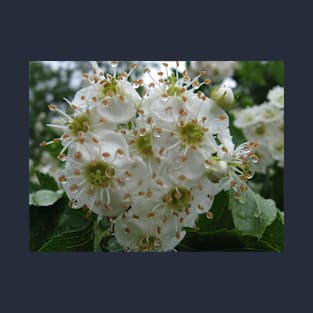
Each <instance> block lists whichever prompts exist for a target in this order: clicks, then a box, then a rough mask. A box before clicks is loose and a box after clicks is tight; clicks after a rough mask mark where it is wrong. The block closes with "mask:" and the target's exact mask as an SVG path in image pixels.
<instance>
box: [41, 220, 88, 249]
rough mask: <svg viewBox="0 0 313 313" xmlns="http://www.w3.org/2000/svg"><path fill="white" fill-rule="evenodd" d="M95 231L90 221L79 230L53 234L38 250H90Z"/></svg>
mask: <svg viewBox="0 0 313 313" xmlns="http://www.w3.org/2000/svg"><path fill="white" fill-rule="evenodd" d="M92 241H93V233H92V231H91V227H90V223H89V224H88V225H87V226H85V227H83V228H82V229H79V230H74V231H73V230H72V231H68V232H65V233H61V234H58V235H54V236H52V237H51V238H50V239H49V240H48V242H46V243H45V244H44V245H43V246H42V247H41V248H40V249H39V250H38V251H39V252H49V251H50V252H51V251H52V252H65V251H90V250H91V247H92Z"/></svg>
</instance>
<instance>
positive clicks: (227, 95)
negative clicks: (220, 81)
mask: <svg viewBox="0 0 313 313" xmlns="http://www.w3.org/2000/svg"><path fill="white" fill-rule="evenodd" d="M210 96H211V99H213V100H214V101H215V102H216V103H217V104H218V105H219V106H220V107H222V108H223V109H224V110H227V111H228V110H230V109H231V108H232V107H233V105H234V103H235V98H234V94H233V91H232V89H231V88H229V87H226V86H218V87H214V88H213V89H212V91H211V95H210Z"/></svg>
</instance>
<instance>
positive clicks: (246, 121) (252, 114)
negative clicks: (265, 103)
mask: <svg viewBox="0 0 313 313" xmlns="http://www.w3.org/2000/svg"><path fill="white" fill-rule="evenodd" d="M234 114H235V117H236V119H235V121H234V125H235V126H236V127H238V128H244V127H247V126H249V125H253V124H255V123H257V122H259V121H260V120H261V119H260V116H259V114H258V109H257V106H253V107H249V108H246V109H243V110H240V111H234Z"/></svg>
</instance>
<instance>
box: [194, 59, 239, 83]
mask: <svg viewBox="0 0 313 313" xmlns="http://www.w3.org/2000/svg"><path fill="white" fill-rule="evenodd" d="M190 66H191V71H192V72H198V71H201V70H205V71H206V72H207V74H208V76H209V77H210V78H211V79H212V80H214V81H222V80H223V79H225V78H228V77H232V76H233V75H234V72H235V70H236V69H237V68H239V62H236V61H191V64H190Z"/></svg>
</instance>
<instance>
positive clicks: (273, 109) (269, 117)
mask: <svg viewBox="0 0 313 313" xmlns="http://www.w3.org/2000/svg"><path fill="white" fill-rule="evenodd" d="M257 108H258V113H259V116H260V119H261V121H263V122H266V123H268V122H274V121H279V120H282V119H283V114H284V112H283V111H281V110H280V109H279V108H278V107H277V106H274V105H273V104H272V103H263V104H261V105H259V106H257Z"/></svg>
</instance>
